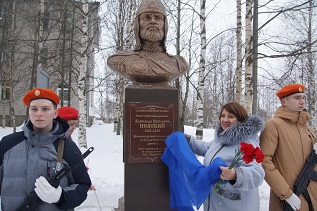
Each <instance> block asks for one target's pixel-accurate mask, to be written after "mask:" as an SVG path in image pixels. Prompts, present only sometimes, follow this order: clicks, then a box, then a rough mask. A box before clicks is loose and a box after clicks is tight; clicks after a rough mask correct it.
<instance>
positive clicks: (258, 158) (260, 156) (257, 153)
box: [253, 147, 264, 163]
mask: <svg viewBox="0 0 317 211" xmlns="http://www.w3.org/2000/svg"><path fill="white" fill-rule="evenodd" d="M253 153H254V156H255V160H256V162H258V163H261V162H262V161H263V160H264V154H263V152H262V151H261V149H260V148H259V147H256V148H255V150H254V152H253Z"/></svg>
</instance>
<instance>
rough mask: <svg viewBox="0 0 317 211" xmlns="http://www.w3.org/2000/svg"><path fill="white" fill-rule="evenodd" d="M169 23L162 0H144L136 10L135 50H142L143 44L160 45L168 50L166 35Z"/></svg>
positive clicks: (164, 49)
mask: <svg viewBox="0 0 317 211" xmlns="http://www.w3.org/2000/svg"><path fill="white" fill-rule="evenodd" d="M167 28H168V23H167V19H166V12H165V7H164V5H163V4H162V2H161V1H160V0H143V1H142V2H141V4H140V6H139V8H138V10H137V12H136V20H135V22H134V36H135V39H136V45H135V48H134V50H135V51H139V50H141V47H142V45H144V44H152V45H157V44H158V45H160V46H161V47H162V48H163V51H164V52H166V46H165V43H166V35H167Z"/></svg>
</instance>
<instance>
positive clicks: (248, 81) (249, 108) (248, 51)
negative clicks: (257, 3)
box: [244, 0, 253, 114]
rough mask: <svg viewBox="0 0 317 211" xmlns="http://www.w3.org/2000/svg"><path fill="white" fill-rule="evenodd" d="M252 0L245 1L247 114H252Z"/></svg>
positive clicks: (245, 102) (245, 104)
mask: <svg viewBox="0 0 317 211" xmlns="http://www.w3.org/2000/svg"><path fill="white" fill-rule="evenodd" d="M252 62H253V58H252V0H246V16H245V80H244V81H245V94H244V96H245V98H244V100H245V101H244V106H245V108H246V110H247V112H248V114H251V113H252V96H253V84H252Z"/></svg>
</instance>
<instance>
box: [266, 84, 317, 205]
mask: <svg viewBox="0 0 317 211" xmlns="http://www.w3.org/2000/svg"><path fill="white" fill-rule="evenodd" d="M304 92H305V86H303V85H302V84H290V85H287V86H284V87H282V88H281V89H280V90H279V91H278V92H277V93H276V95H277V96H278V98H279V99H280V101H281V104H282V105H281V106H280V107H278V108H277V110H276V112H275V114H274V117H273V119H271V120H269V121H267V123H266V126H265V129H264V131H262V133H261V135H260V146H261V149H262V151H263V153H264V155H265V159H264V161H263V163H262V166H263V168H264V170H265V180H266V182H267V183H268V185H269V186H270V187H271V192H270V203H269V210H270V211H282V210H283V207H284V206H285V205H287V204H289V205H290V206H291V207H292V208H293V210H301V211H309V210H310V209H309V207H313V208H314V210H317V182H316V181H314V180H311V181H310V183H309V185H308V187H307V191H308V195H309V199H308V201H307V200H306V199H305V198H304V197H303V194H301V195H300V196H297V195H295V194H294V193H293V187H294V184H295V182H296V180H297V178H298V176H299V175H300V173H301V171H302V169H303V167H304V165H305V162H306V158H307V157H308V155H309V154H310V153H311V152H312V150H313V145H314V144H315V142H316V136H315V133H314V131H313V129H312V128H311V127H310V126H309V125H308V121H309V118H310V117H309V114H308V112H307V111H306V110H305V102H306V95H305V93H304ZM315 171H316V168H315ZM309 201H310V202H309Z"/></svg>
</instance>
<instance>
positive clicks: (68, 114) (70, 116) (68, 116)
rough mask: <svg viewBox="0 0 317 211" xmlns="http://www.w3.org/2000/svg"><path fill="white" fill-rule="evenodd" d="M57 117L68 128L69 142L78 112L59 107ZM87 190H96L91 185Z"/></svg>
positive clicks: (74, 109)
mask: <svg viewBox="0 0 317 211" xmlns="http://www.w3.org/2000/svg"><path fill="white" fill-rule="evenodd" d="M58 116H59V117H60V118H62V119H64V120H66V121H67V122H68V124H69V126H70V130H69V135H68V138H69V139H70V140H73V139H72V134H73V132H74V130H75V129H76V124H77V122H78V119H79V117H78V110H77V109H76V108H73V107H70V106H64V107H60V108H59V109H58ZM86 168H87V171H88V170H89V168H88V166H87V165H86ZM89 190H96V187H95V186H94V185H91V186H90V188H89Z"/></svg>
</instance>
